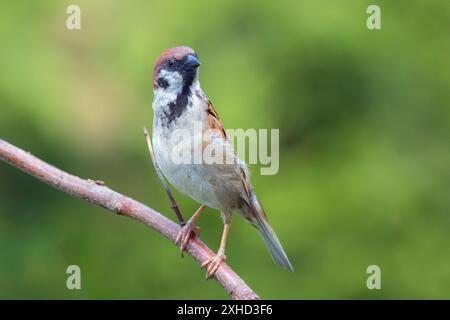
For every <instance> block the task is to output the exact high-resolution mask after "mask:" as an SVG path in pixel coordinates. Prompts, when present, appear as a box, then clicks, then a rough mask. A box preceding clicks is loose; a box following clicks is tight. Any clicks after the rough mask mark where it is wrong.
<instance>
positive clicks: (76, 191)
mask: <svg viewBox="0 0 450 320" xmlns="http://www.w3.org/2000/svg"><path fill="white" fill-rule="evenodd" d="M0 159H2V160H4V161H5V162H7V163H9V164H10V165H12V166H14V167H16V168H18V169H20V170H22V171H24V172H25V173H28V174H29V175H31V176H34V177H35V178H37V179H39V180H41V181H42V182H45V183H46V184H48V185H50V186H52V187H54V188H56V189H58V190H61V191H63V192H66V193H68V194H70V195H72V196H74V197H77V198H81V199H84V200H86V201H89V202H91V203H93V204H96V205H98V206H100V207H103V208H105V209H107V210H109V211H112V212H114V213H117V214H122V215H125V216H128V217H130V218H133V219H136V220H139V221H141V222H142V223H144V224H145V225H147V226H149V227H150V228H152V229H153V230H155V231H157V232H159V233H160V234H161V235H163V236H164V237H166V238H167V239H169V240H170V241H172V242H173V243H175V238H176V236H177V234H178V231H179V230H180V227H179V226H178V225H177V224H176V223H175V222H173V221H172V220H169V219H168V218H166V217H165V216H163V215H162V214H160V213H158V212H156V211H155V210H153V209H151V208H149V207H147V206H145V205H144V204H142V203H140V202H138V201H136V200H133V199H131V198H129V197H127V196H124V195H122V194H120V193H118V192H116V191H114V190H111V189H110V188H108V187H106V186H105V185H104V184H103V182H101V181H93V180H89V179H88V180H85V179H81V178H79V177H77V176H73V175H71V174H68V173H66V172H64V171H62V170H59V169H57V168H56V167H53V166H51V165H49V164H47V163H45V162H44V161H42V160H40V159H38V158H36V157H35V156H33V155H31V154H30V153H27V152H25V151H23V150H21V149H19V148H17V147H15V146H13V145H11V144H9V143H8V142H6V141H4V140H2V139H0ZM187 251H188V253H189V255H191V256H192V258H194V260H196V261H197V262H198V263H199V264H202V263H203V262H205V261H206V260H208V258H210V257H212V256H213V255H214V253H213V252H212V251H211V250H210V249H209V248H208V247H207V246H206V245H205V244H204V243H203V242H202V241H201V240H200V239H198V238H193V239H191V240H190V241H189V243H188V246H187ZM215 278H216V280H217V281H218V282H219V283H220V284H221V285H222V286H223V288H224V289H225V291H226V292H227V294H228V295H229V296H230V297H231V298H232V299H235V300H241V299H242V300H253V299H259V297H258V295H257V294H256V293H255V292H254V291H253V290H252V289H250V287H249V286H248V285H247V284H246V283H245V282H244V281H243V280H242V279H241V278H240V277H239V276H238V275H237V274H236V273H235V272H234V271H233V270H232V269H231V268H230V267H229V266H228V265H227V264H225V262H224V263H222V264H221V266H220V267H219V269H218V270H217V272H216V275H215Z"/></svg>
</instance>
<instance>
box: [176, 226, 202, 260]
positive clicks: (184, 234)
mask: <svg viewBox="0 0 450 320" xmlns="http://www.w3.org/2000/svg"><path fill="white" fill-rule="evenodd" d="M199 234H200V228H199V227H197V226H196V225H195V223H194V222H191V221H188V222H187V223H186V224H185V225H184V226H183V227H182V228H181V230H180V232H178V235H177V238H176V239H175V244H177V245H179V246H180V254H181V256H182V257H183V252H184V251H185V250H186V247H187V245H188V242H189V239H190V238H191V236H192V235H193V236H194V237H198V235H199Z"/></svg>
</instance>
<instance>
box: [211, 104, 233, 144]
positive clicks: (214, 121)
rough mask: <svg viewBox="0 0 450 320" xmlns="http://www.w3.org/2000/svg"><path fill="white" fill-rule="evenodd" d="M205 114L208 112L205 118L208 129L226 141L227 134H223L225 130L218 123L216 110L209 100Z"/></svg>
mask: <svg viewBox="0 0 450 320" xmlns="http://www.w3.org/2000/svg"><path fill="white" fill-rule="evenodd" d="M207 112H208V118H207V126H208V128H209V129H210V130H213V131H214V132H216V133H217V134H218V135H219V136H220V137H222V138H223V139H225V140H228V138H227V133H226V132H225V128H224V127H223V125H222V123H221V122H220V119H219V115H218V114H217V112H216V109H214V106H213V105H212V103H211V100H209V99H208V109H207Z"/></svg>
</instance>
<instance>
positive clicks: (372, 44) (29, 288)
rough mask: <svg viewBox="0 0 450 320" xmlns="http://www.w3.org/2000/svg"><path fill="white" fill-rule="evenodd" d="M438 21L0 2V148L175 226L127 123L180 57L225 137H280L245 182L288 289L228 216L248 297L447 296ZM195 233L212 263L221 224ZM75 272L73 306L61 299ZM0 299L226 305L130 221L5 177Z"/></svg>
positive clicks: (319, 7)
mask: <svg viewBox="0 0 450 320" xmlns="http://www.w3.org/2000/svg"><path fill="white" fill-rule="evenodd" d="M70 4H78V5H79V6H80V7H81V19H82V20H81V23H82V29H81V30H78V31H77V30H74V31H70V30H67V29H66V27H65V23H66V18H67V16H68V15H67V14H66V8H67V6H68V5H70ZM369 4H378V5H380V7H381V14H382V30H374V31H371V30H368V29H367V28H366V19H367V17H368V15H367V14H366V9H367V6H368V5H369ZM449 22H450V2H449V1H447V0H439V1H438V0H435V1H379V0H377V1H361V0H347V1H312V0H310V1H306V0H305V1H298V0H297V1H287V0H280V1H264V2H263V1H237V0H235V1H221V2H218V1H207V0H203V1H189V2H188V1H181V0H180V1H157V2H156V1H126V2H124V1H121V2H119V1H115V2H112V1H106V0H102V1H87V0H77V1H58V2H56V1H14V2H13V1H3V2H1V3H0V40H1V47H0V138H2V139H5V140H7V141H9V142H11V143H13V144H16V145H17V146H19V147H21V148H23V149H25V150H29V151H30V152H32V153H33V154H35V155H37V156H38V157H40V158H42V159H44V160H46V161H47V162H49V163H51V164H54V165H56V166H58V167H60V168H62V169H64V170H66V171H68V172H71V173H74V174H76V175H79V176H82V177H86V178H92V179H100V180H104V181H105V182H106V183H107V185H108V186H110V187H111V188H113V189H116V190H118V191H119V192H122V193H124V194H126V195H129V196H131V197H134V198H136V199H138V200H140V201H142V202H144V203H146V204H148V205H149V206H151V207H153V208H155V209H156V210H158V211H160V212H163V213H165V214H166V215H167V216H169V217H170V218H172V219H174V215H173V213H172V211H171V210H170V208H169V203H168V200H167V198H166V195H165V193H164V191H163V189H162V187H161V185H160V183H159V182H158V179H157V177H156V174H155V172H154V170H153V168H152V166H151V164H150V161H149V158H148V155H147V149H146V144H145V140H144V138H143V134H142V127H143V126H144V125H146V126H149V127H150V126H151V123H152V117H153V113H152V110H151V101H152V89H151V77H152V68H153V63H154V61H155V59H156V57H157V55H158V54H159V53H160V52H161V51H163V50H165V49H167V48H169V47H172V46H175V45H180V44H184V45H189V46H192V47H193V48H195V49H196V50H197V52H198V54H199V56H200V58H201V60H202V67H201V77H200V78H201V83H202V87H203V89H204V90H205V92H206V93H207V95H208V96H209V97H210V98H211V100H212V101H213V103H214V104H215V107H216V109H217V111H218V113H219V114H220V116H221V118H222V121H223V123H224V125H225V126H226V127H228V128H279V129H280V140H281V143H280V170H279V173H278V174H277V175H274V176H261V175H259V170H258V166H252V168H251V171H252V181H253V184H254V186H255V189H256V192H257V194H258V196H259V198H260V199H261V201H262V203H263V204H264V207H265V209H266V211H267V213H268V215H269V218H270V221H271V224H272V225H273V227H274V229H275V230H276V231H277V233H278V235H279V237H280V239H281V241H282V242H283V244H284V247H285V249H286V251H287V252H288V254H289V256H290V258H291V260H292V262H293V264H294V267H295V273H288V272H286V271H284V270H282V269H280V268H278V267H277V266H276V265H275V264H274V263H272V260H271V258H270V256H269V254H268V253H267V251H266V248H265V247H264V244H263V242H262V240H261V239H260V237H259V235H258V234H257V233H256V231H255V230H254V229H253V228H252V227H251V226H249V225H248V224H247V223H246V222H245V221H244V220H243V219H242V218H241V217H237V216H236V217H235V219H234V220H233V224H232V227H231V234H230V237H229V242H228V247H227V257H228V262H229V264H230V265H231V266H232V267H233V268H234V269H235V270H236V272H238V273H239V274H240V275H241V276H242V277H243V278H244V279H245V280H246V281H247V282H248V284H249V285H250V286H251V287H252V288H253V289H254V290H255V291H256V292H257V293H258V294H260V295H261V297H263V298H269V299H282V298H286V299H299V298H301V299H305V298H306V299H310V298H311V299H312V298H330V299H337V298H343V299H348V298H364V299H379V298H450V249H449V247H450V216H449V208H450V170H449V169H450V168H449V164H450V149H449V141H450V130H449V127H450V108H449V107H450V90H449V87H450V55H449V51H450V50H449V49H450V33H449V30H450V23H449ZM175 195H176V198H177V200H178V202H179V205H180V207H181V209H182V211H183V212H184V214H185V216H189V215H190V214H191V213H193V212H194V211H195V210H196V209H197V206H198V205H197V204H196V203H195V202H194V201H192V200H190V199H188V198H186V197H183V196H181V195H180V194H179V193H175ZM199 226H200V227H201V228H202V239H203V240H204V241H205V242H206V243H207V244H208V245H209V246H210V247H211V248H212V249H214V250H216V249H217V247H218V245H219V240H220V235H221V231H222V221H221V219H220V217H219V214H218V213H217V212H215V211H213V210H211V209H208V212H207V214H205V215H204V216H203V217H202V218H201V219H200V222H199ZM70 264H77V265H79V266H80V267H81V272H82V290H79V291H77V290H73V291H69V290H67V289H66V286H65V284H66V278H67V276H68V275H67V274H66V272H65V271H66V267H67V266H68V265H70ZM372 264H376V265H379V266H380V267H381V273H382V278H381V281H382V283H381V286H382V289H381V290H368V289H367V287H366V279H367V277H368V275H367V274H366V268H367V266H369V265H372ZM0 298H64V299H76V298H88V299H99V298H107V299H109V298H112V299H116V298H136V299H141V298H150V299H156V298H160V299H183V298H192V299H197V298H198V299H214V298H227V296H226V294H225V292H224V290H223V289H222V288H221V287H220V286H219V285H218V284H217V283H216V282H215V281H209V282H206V281H205V280H204V271H203V270H200V269H199V267H198V265H197V264H196V263H195V262H194V261H193V260H192V259H191V258H189V257H188V258H184V259H180V257H179V254H178V249H177V248H176V247H175V246H174V245H172V244H171V243H169V242H168V241H167V240H166V239H164V238H162V237H161V236H160V235H158V234H157V233H155V232H153V231H151V230H150V229H148V228H147V227H145V226H144V225H142V224H141V223H139V222H137V221H133V220H131V219H127V218H124V217H120V216H114V215H112V214H110V213H108V212H106V211H105V210H103V209H100V208H97V207H95V206H93V205H90V204H88V203H86V202H84V201H81V200H78V199H74V198H72V197H70V196H68V195H65V194H63V193H61V192H59V191H56V190H54V189H51V188H50V187H48V186H46V185H44V184H42V183H41V182H38V181H37V180H35V179H34V178H31V177H29V176H27V175H25V174H24V173H21V172H19V171H17V170H16V169H13V168H12V167H10V166H8V165H7V164H5V163H0Z"/></svg>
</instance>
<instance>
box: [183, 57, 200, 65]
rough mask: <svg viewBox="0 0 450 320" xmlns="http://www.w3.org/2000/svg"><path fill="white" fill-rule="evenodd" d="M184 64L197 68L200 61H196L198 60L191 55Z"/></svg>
mask: <svg viewBox="0 0 450 320" xmlns="http://www.w3.org/2000/svg"><path fill="white" fill-rule="evenodd" d="M186 62H187V63H188V64H189V65H190V66H193V67H198V66H199V65H200V60H198V58H197V57H196V56H194V55H192V54H190V55H188V56H187V57H186Z"/></svg>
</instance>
